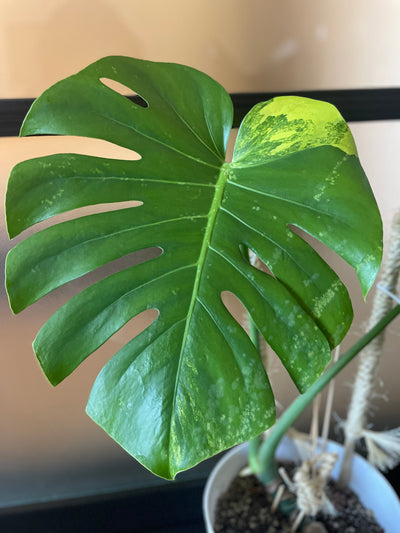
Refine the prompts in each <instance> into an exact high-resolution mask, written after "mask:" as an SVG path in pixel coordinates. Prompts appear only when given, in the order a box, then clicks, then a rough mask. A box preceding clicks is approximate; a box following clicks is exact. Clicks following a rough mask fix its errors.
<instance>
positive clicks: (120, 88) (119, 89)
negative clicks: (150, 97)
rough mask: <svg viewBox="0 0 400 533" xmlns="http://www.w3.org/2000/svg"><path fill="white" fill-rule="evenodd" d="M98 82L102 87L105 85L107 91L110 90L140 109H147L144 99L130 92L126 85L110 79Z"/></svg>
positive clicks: (102, 79) (147, 105) (101, 79)
mask: <svg viewBox="0 0 400 533" xmlns="http://www.w3.org/2000/svg"><path fill="white" fill-rule="evenodd" d="M100 81H101V83H102V84H103V85H105V86H106V87H108V88H109V89H112V90H113V91H115V92H116V93H118V94H121V95H122V96H125V97H126V98H128V99H129V100H130V101H131V102H133V103H134V104H137V105H138V106H140V107H149V104H148V102H146V100H145V99H144V98H142V97H141V96H140V95H139V94H138V93H136V92H135V91H132V89H130V88H129V87H127V86H126V85H123V84H122V83H120V82H119V81H115V80H112V79H110V78H100Z"/></svg>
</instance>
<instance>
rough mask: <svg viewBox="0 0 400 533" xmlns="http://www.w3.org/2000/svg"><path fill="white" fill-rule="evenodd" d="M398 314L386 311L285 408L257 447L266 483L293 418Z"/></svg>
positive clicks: (273, 476)
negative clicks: (276, 452) (277, 450)
mask: <svg viewBox="0 0 400 533" xmlns="http://www.w3.org/2000/svg"><path fill="white" fill-rule="evenodd" d="M399 313H400V305H397V306H396V307H394V308H393V309H392V310H391V311H389V312H388V313H387V314H386V315H385V316H384V317H383V318H382V319H381V320H380V321H379V322H378V323H377V324H376V325H375V326H374V327H373V328H372V329H371V330H370V331H368V332H367V333H366V334H365V335H364V336H363V337H362V338H361V339H360V340H359V341H358V342H356V343H355V344H354V345H353V346H352V347H351V348H350V349H349V350H347V352H346V353H344V354H343V355H342V357H340V359H339V360H338V361H337V362H336V363H334V364H333V365H332V366H330V367H329V368H328V370H326V372H324V373H323V374H322V375H321V376H320V377H319V378H318V379H317V380H316V381H315V382H314V384H313V385H311V387H310V388H309V389H308V390H307V391H306V392H305V393H304V394H302V395H301V396H298V397H297V398H296V400H294V402H293V403H292V404H291V405H290V406H289V407H288V408H287V409H286V411H285V412H284V413H283V415H282V416H281V417H280V418H279V420H278V421H277V423H276V424H275V426H274V428H273V430H272V431H271V433H270V434H269V435H268V438H267V439H266V440H265V441H264V442H263V443H262V444H261V446H260V449H259V456H258V464H259V468H260V470H259V472H258V477H259V479H260V480H261V482H262V483H264V484H265V485H267V484H268V483H270V482H271V481H273V480H274V479H276V477H277V476H278V472H277V469H276V465H275V460H274V456H275V451H276V448H277V446H278V444H279V442H280V441H281V439H282V437H283V436H284V434H285V433H286V432H287V431H288V429H289V428H290V427H291V426H292V424H293V423H294V422H295V420H296V419H297V418H298V417H299V415H300V414H301V413H302V412H303V410H304V409H305V407H307V405H308V404H309V403H310V402H311V401H312V400H313V399H314V398H315V397H316V395H317V394H318V393H319V392H320V391H321V390H322V389H323V388H324V387H325V386H326V385H327V384H328V383H329V382H330V381H331V379H333V378H334V377H335V376H336V375H337V374H338V373H339V372H340V371H341V370H342V369H343V368H344V367H345V366H346V365H347V364H348V363H349V362H350V361H351V360H352V359H353V358H354V357H355V356H356V355H357V354H358V353H359V352H360V351H361V350H362V349H363V348H365V346H366V345H367V344H369V343H370V342H371V341H372V340H373V339H374V338H375V337H376V336H377V335H379V333H381V332H382V330H383V329H385V327H386V326H387V325H388V324H389V323H390V322H391V321H392V320H393V319H394V318H395V317H396V316H397V315H398V314H399Z"/></svg>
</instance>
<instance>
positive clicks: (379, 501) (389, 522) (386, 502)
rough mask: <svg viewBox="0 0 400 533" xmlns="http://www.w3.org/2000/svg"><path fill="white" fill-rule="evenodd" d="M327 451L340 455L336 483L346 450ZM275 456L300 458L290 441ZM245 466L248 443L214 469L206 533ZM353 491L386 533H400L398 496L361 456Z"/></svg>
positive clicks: (207, 495) (206, 510) (334, 473)
mask: <svg viewBox="0 0 400 533" xmlns="http://www.w3.org/2000/svg"><path fill="white" fill-rule="evenodd" d="M327 451H329V452H336V453H337V454H338V455H339V461H338V462H337V463H336V465H335V468H334V469H333V471H332V477H333V478H334V479H337V476H338V474H339V465H340V458H341V456H342V453H343V448H342V446H340V445H339V444H336V443H335V442H329V443H328V447H327ZM276 455H277V457H278V458H279V459H283V460H296V457H298V454H297V451H296V448H295V446H294V444H293V442H292V441H290V440H289V439H288V438H284V439H282V442H281V443H280V445H279V446H278V449H277V454H276ZM246 464H247V443H244V444H241V445H240V446H236V447H235V448H233V449H232V450H230V451H229V452H227V453H226V454H225V455H224V457H223V458H222V459H221V460H220V461H219V462H218V463H217V464H216V465H215V467H214V468H213V470H212V472H211V474H210V476H209V478H208V481H207V483H206V486H205V490H204V494H203V514H204V520H205V524H206V529H207V533H214V529H213V523H214V519H215V509H216V503H217V501H218V498H219V496H220V494H222V493H223V492H225V490H226V489H227V488H228V486H229V484H230V482H231V481H232V480H233V479H234V477H235V476H236V475H237V474H238V472H239V471H240V470H241V469H242V468H243V467H244V466H246ZM350 487H351V488H352V489H353V490H354V492H355V493H356V494H357V495H358V497H359V498H360V500H361V502H362V503H363V504H364V506H365V507H367V508H368V509H372V511H373V512H374V514H375V518H376V520H377V521H378V522H379V524H380V525H381V527H382V528H383V529H384V531H385V533H399V531H400V502H399V499H398V497H397V494H396V493H395V491H394V490H393V488H392V486H391V485H390V484H389V483H388V481H387V480H386V478H385V477H384V476H383V475H382V474H381V473H380V472H378V471H377V470H376V469H375V468H374V467H373V466H371V465H370V464H369V463H368V462H367V461H366V460H365V459H364V458H362V457H360V456H359V455H356V456H355V457H354V462H353V472H352V476H351V479H350Z"/></svg>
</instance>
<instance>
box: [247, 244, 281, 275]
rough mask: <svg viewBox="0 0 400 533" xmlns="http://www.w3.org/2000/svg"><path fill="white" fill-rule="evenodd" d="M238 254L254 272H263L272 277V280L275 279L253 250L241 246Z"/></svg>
mask: <svg viewBox="0 0 400 533" xmlns="http://www.w3.org/2000/svg"><path fill="white" fill-rule="evenodd" d="M240 252H241V254H242V257H243V259H244V260H245V261H246V263H249V265H250V266H251V267H253V268H255V269H256V270H259V271H260V272H264V274H268V275H269V276H272V277H273V278H275V276H274V274H273V272H272V271H271V269H270V268H269V267H268V265H267V264H266V263H265V262H264V261H263V260H262V259H261V258H260V256H259V255H258V254H257V252H256V251H255V250H253V249H252V248H250V247H247V246H245V245H241V246H240Z"/></svg>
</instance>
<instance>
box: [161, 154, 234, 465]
mask: <svg viewBox="0 0 400 533" xmlns="http://www.w3.org/2000/svg"><path fill="white" fill-rule="evenodd" d="M229 174H230V164H229V163H224V164H223V165H221V168H220V172H219V177H218V180H217V183H216V184H215V194H214V198H213V201H212V203H211V206H210V211H209V220H208V222H207V226H206V231H205V233H204V237H203V243H202V246H201V250H200V254H199V259H198V262H197V271H196V277H195V280H194V285H193V291H192V298H191V301H190V305H189V309H188V313H187V321H186V324H185V330H184V332H183V336H182V344H181V351H180V354H179V362H178V368H177V372H176V378H175V385H174V393H173V399H172V409H171V417H170V426H169V454H168V456H169V461H170V465H169V466H170V472H171V470H172V469H171V457H172V453H171V446H172V439H171V434H172V426H173V420H174V413H175V409H176V399H177V390H178V387H179V381H180V380H179V377H180V372H181V367H182V363H183V354H184V352H185V348H186V342H187V339H188V334H189V329H190V324H191V320H192V316H193V311H194V307H195V305H196V302H197V300H198V292H199V287H200V281H201V276H202V273H203V269H204V265H205V262H206V256H207V252H208V250H209V248H210V243H211V237H212V233H213V231H214V228H215V220H216V218H217V214H218V211H219V209H220V207H221V205H222V197H223V194H224V192H225V186H226V183H227V181H228V178H229Z"/></svg>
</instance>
